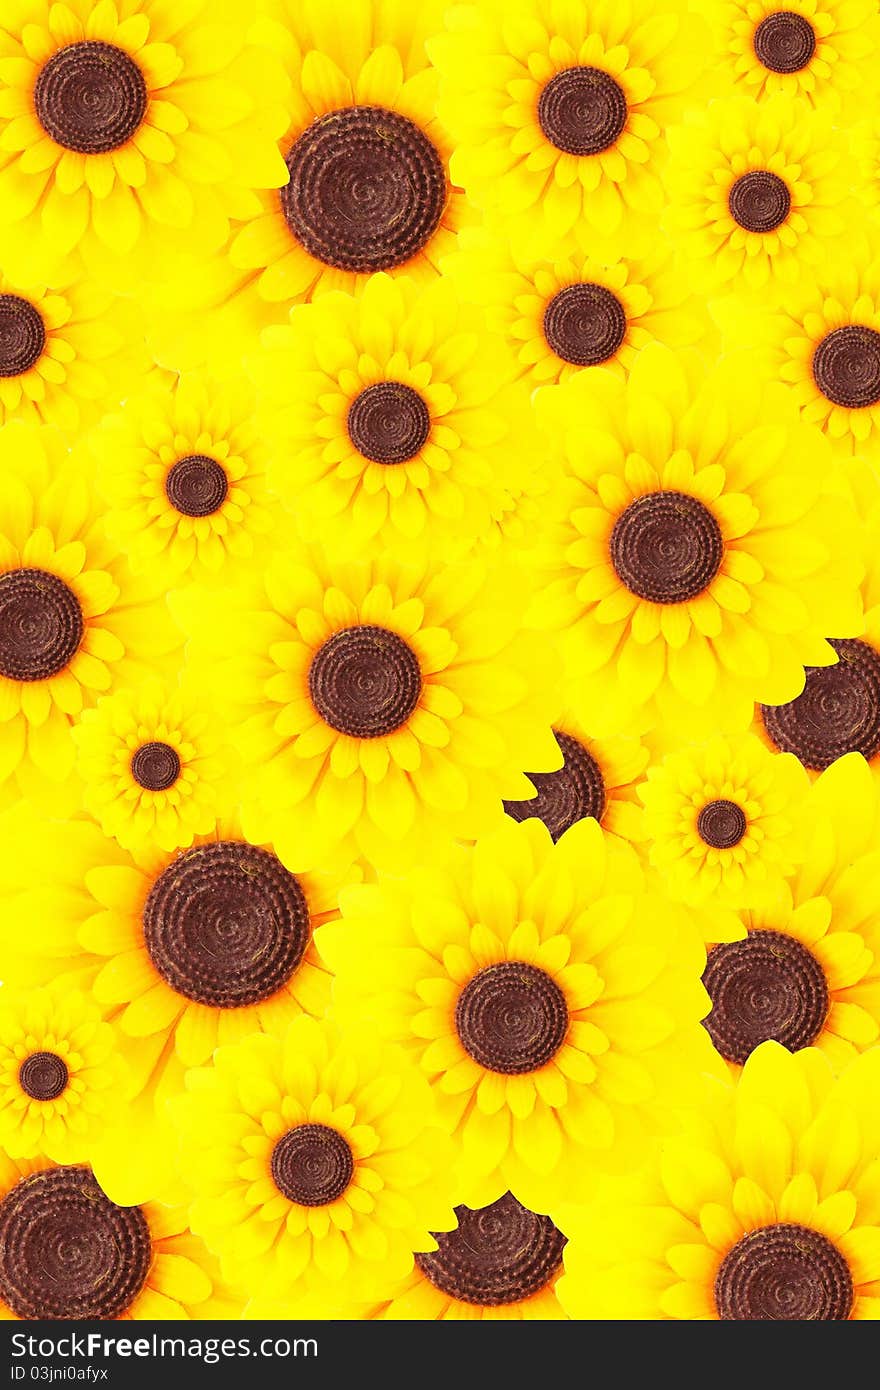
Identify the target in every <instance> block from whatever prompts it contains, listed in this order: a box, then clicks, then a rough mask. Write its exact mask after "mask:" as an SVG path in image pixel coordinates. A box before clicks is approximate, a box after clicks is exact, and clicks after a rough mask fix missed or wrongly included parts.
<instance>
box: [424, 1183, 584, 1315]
mask: <svg viewBox="0 0 880 1390" xmlns="http://www.w3.org/2000/svg"><path fill="white" fill-rule="evenodd" d="M455 1214H456V1216H457V1217H458V1227H457V1229H456V1230H454V1231H437V1232H435V1233H434V1239H435V1240H436V1242H437V1249H436V1250H434V1251H431V1252H430V1253H428V1254H418V1255H416V1264H417V1265H418V1267H419V1269H420V1270H421V1271H422V1273H423V1274H424V1275H425V1277H426V1278H427V1279H429V1280H430V1281H431V1283H432V1284H433V1285H434V1287H435V1288H437V1289H439V1290H440V1292H441V1293H445V1294H448V1295H449V1296H450V1298H457V1299H459V1300H460V1301H461V1302H462V1303H474V1304H477V1305H478V1306H481V1307H484V1308H497V1307H500V1306H501V1305H502V1304H505V1303H520V1302H521V1301H522V1300H523V1299H525V1298H529V1297H531V1295H532V1294H536V1293H539V1292H540V1290H541V1289H545V1288H546V1287H547V1285H548V1284H549V1283H550V1282H551V1281H552V1280H553V1278H554V1277H555V1275H556V1274H557V1272H558V1270H559V1268H560V1266H561V1264H562V1251H563V1249H564V1247H565V1243H566V1241H565V1236H564V1235H563V1234H562V1232H561V1231H560V1230H558V1229H557V1227H556V1226H555V1225H554V1224H553V1222H552V1221H551V1219H550V1217H549V1216H539V1215H538V1213H537V1212H534V1211H530V1210H529V1208H528V1207H524V1206H523V1205H522V1203H521V1202H518V1201H517V1200H516V1198H515V1197H514V1196H512V1195H511V1193H509V1192H506V1193H505V1194H504V1196H503V1197H499V1199H498V1201H497V1202H493V1203H492V1205H491V1206H488V1207H480V1208H478V1209H477V1210H472V1209H471V1208H470V1207H456V1208H455Z"/></svg>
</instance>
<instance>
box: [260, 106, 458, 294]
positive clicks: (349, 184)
mask: <svg viewBox="0 0 880 1390" xmlns="http://www.w3.org/2000/svg"><path fill="white" fill-rule="evenodd" d="M287 167H288V170H289V171H290V182H289V183H288V184H286V185H285V187H284V188H282V189H281V208H282V211H283V213H284V217H285V219H286V221H287V225H288V227H289V228H290V230H291V232H292V233H293V235H294V236H295V237H296V239H297V241H299V242H300V243H301V244H302V245H303V246H304V247H305V249H306V251H308V253H309V255H311V256H314V257H315V259H316V260H319V261H323V262H324V264H325V265H331V266H335V267H336V268H337V269H339V270H350V271H360V272H362V273H364V274H370V273H371V272H373V271H377V270H390V269H392V268H393V267H394V266H399V265H403V264H404V263H405V262H406V261H408V260H411V259H412V257H413V256H416V255H418V253H419V252H420V251H421V250H422V249H423V248H424V247H425V246H426V245H427V243H428V242H429V241H430V239H431V237H432V236H433V235H434V233H435V231H436V230H437V227H438V226H439V223H440V219H441V217H442V216H443V209H444V207H445V206H446V174H445V172H444V169H443V162H442V160H441V158H440V155H439V154H438V153H437V150H436V149H435V148H434V146H433V144H432V143H431V141H430V140H429V139H428V137H427V135H425V133H424V132H423V131H422V130H420V129H419V127H418V126H417V125H416V124H415V123H414V122H413V121H411V120H409V118H408V117H407V116H401V115H400V114H399V113H398V112H396V111H388V110H386V109H385V107H384V106H349V107H345V108H344V109H343V110H341V111H331V112H329V113H328V114H327V115H326V116H319V117H318V119H317V120H315V121H312V124H311V125H310V126H308V127H307V128H306V130H304V131H303V133H302V135H300V137H299V139H298V140H296V141H295V142H294V144H293V146H292V148H291V150H290V153H289V154H288V156H287Z"/></svg>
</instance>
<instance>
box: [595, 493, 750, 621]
mask: <svg viewBox="0 0 880 1390" xmlns="http://www.w3.org/2000/svg"><path fill="white" fill-rule="evenodd" d="M610 549H611V563H612V565H613V566H614V569H615V572H616V574H617V577H618V579H620V581H621V583H623V584H625V585H626V587H627V588H628V589H629V590H630V592H631V593H633V594H637V595H638V597H639V598H644V599H649V600H650V601H651V602H652V603H684V602H685V601H686V600H687V599H690V598H696V597H697V594H701V593H702V592H703V591H704V589H707V588H708V587H709V585H710V584H711V583H712V580H713V579H714V578H715V576H716V574H717V573H718V571H719V569H720V568H721V561H722V559H723V558H724V542H723V540H722V538H721V528H720V526H719V525H718V522H717V521H716V520H715V517H714V516H713V515H712V513H711V512H710V511H709V508H708V507H705V506H704V505H703V503H702V502H699V501H698V500H697V498H696V497H690V496H688V495H687V494H686V493H683V492H649V493H647V494H646V495H645V496H644V497H637V498H636V500H635V501H634V502H630V504H629V506H628V507H627V508H626V510H625V511H624V512H621V514H620V516H619V517H618V518H617V520H616V521H615V523H614V529H613V530H612V532H611V547H610Z"/></svg>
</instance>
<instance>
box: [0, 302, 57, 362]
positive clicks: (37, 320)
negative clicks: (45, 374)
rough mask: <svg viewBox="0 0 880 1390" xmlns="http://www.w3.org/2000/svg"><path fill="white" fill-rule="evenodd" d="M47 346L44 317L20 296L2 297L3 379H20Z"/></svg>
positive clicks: (0, 355) (0, 344)
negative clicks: (8, 377)
mask: <svg viewBox="0 0 880 1390" xmlns="http://www.w3.org/2000/svg"><path fill="white" fill-rule="evenodd" d="M45 346H46V327H45V324H44V323H43V320H42V317H41V315H40V314H39V313H38V312H37V310H36V309H35V308H34V306H33V304H31V303H29V302H28V300H26V299H22V297H21V295H18V294H0V376H21V375H22V374H23V373H24V372H29V371H30V369H31V367H32V366H33V365H34V363H35V362H38V361H39V359H40V357H41V355H42V352H43V348H44V347H45Z"/></svg>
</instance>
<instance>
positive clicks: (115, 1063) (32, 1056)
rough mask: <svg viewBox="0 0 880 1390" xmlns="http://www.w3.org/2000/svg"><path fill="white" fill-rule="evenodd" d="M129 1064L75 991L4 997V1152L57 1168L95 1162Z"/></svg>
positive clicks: (0, 1084)
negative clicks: (42, 1158) (97, 1142)
mask: <svg viewBox="0 0 880 1390" xmlns="http://www.w3.org/2000/svg"><path fill="white" fill-rule="evenodd" d="M126 1071H127V1069H126V1065H125V1062H124V1060H123V1057H122V1054H121V1053H120V1051H119V1042H118V1039H117V1038H116V1037H115V1035H114V1032H113V1029H112V1028H111V1027H110V1026H109V1024H107V1023H105V1022H104V1021H103V1019H102V1018H101V1014H100V1011H99V1009H98V1008H97V1006H96V1005H95V1004H94V1003H92V1001H91V1000H88V999H86V998H85V997H84V996H83V995H82V994H80V993H79V992H78V991H76V990H70V989H61V988H59V987H58V986H57V985H51V986H47V987H45V988H42V989H32V990H28V991H26V992H24V991H21V990H13V989H4V990H3V992H2V995H0V1149H2V1150H3V1151H5V1152H6V1153H7V1154H16V1155H25V1156H29V1157H30V1156H33V1155H34V1154H38V1153H42V1154H45V1155H47V1156H48V1157H49V1158H52V1159H55V1160H56V1162H59V1163H65V1162H66V1163H75V1162H77V1161H79V1160H81V1159H83V1158H87V1157H89V1152H90V1148H91V1145H92V1144H93V1142H94V1139H95V1136H96V1134H97V1133H99V1132H100V1129H101V1127H102V1126H103V1125H104V1124H105V1123H106V1122H107V1120H108V1119H109V1118H110V1117H111V1116H112V1114H113V1108H114V1107H115V1106H117V1105H118V1104H119V1097H120V1093H121V1092H122V1091H123V1090H124V1087H125V1077H126Z"/></svg>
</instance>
